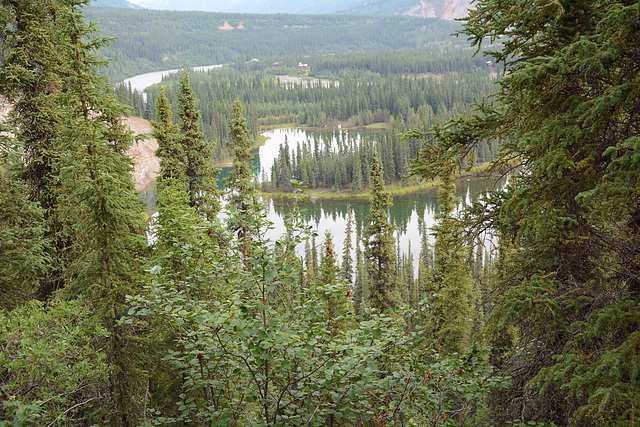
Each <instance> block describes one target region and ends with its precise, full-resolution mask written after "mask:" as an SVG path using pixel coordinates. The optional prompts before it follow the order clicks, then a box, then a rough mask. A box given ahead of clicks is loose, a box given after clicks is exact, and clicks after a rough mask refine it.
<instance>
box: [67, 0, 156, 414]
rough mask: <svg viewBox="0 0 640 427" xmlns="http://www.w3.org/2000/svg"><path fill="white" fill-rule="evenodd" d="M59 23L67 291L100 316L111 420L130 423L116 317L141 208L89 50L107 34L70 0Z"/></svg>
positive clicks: (117, 108) (132, 265)
mask: <svg viewBox="0 0 640 427" xmlns="http://www.w3.org/2000/svg"><path fill="white" fill-rule="evenodd" d="M60 24H61V28H62V29H63V31H64V35H65V37H66V38H67V40H69V41H70V46H71V49H70V52H69V53H70V55H69V57H68V62H67V63H66V64H65V72H66V73H67V74H68V76H67V78H65V80H64V81H63V85H62V87H61V90H60V92H58V93H57V94H56V97H55V99H56V102H57V103H58V104H59V105H60V107H61V108H62V109H63V111H64V114H62V120H61V122H60V123H59V126H60V130H59V135H60V138H61V140H62V146H61V147H60V151H61V153H60V162H61V166H62V167H61V175H60V180H61V187H62V190H63V191H64V193H65V194H67V197H66V199H65V203H64V205H63V212H64V213H65V215H67V216H68V217H69V218H75V219H76V220H77V221H76V223H75V224H74V227H73V232H74V235H75V239H74V246H73V254H74V260H73V263H72V264H71V265H70V269H69V270H68V271H67V277H69V278H70V280H71V283H70V285H69V287H68V288H67V293H68V294H83V295H85V296H86V300H87V301H88V302H89V303H90V305H91V306H92V308H93V309H94V311H95V313H96V314H97V315H98V316H99V317H100V318H101V319H103V323H104V326H105V329H106V330H107V331H108V333H109V335H108V338H107V342H106V343H105V349H104V351H105V353H106V355H107V361H108V362H109V364H110V377H109V381H110V393H111V402H112V404H113V408H112V410H113V411H115V414H116V415H114V416H113V418H112V419H111V420H110V423H111V424H114V425H122V426H130V425H135V424H137V416H138V415H139V413H140V411H139V408H138V406H137V405H138V403H139V401H138V396H140V394H139V392H140V390H137V387H138V386H139V385H140V384H139V383H138V381H139V380H140V377H139V376H138V373H137V368H136V367H135V366H134V362H135V361H134V360H133V355H134V354H135V351H134V350H133V341H132V340H131V336H130V331H129V330H128V329H129V328H128V327H127V326H125V325H119V324H118V323H117V322H118V320H119V319H120V318H121V317H122V316H123V315H124V314H125V313H126V312H127V306H126V303H125V296H126V295H134V294H136V293H137V288H138V283H139V277H140V275H141V273H142V258H143V256H144V255H145V251H146V239H145V234H144V226H145V224H144V219H143V218H144V216H143V212H144V207H143V204H142V201H141V200H140V199H139V198H138V195H137V192H136V191H135V188H134V182H133V176H132V169H133V167H132V163H131V160H130V159H129V157H128V156H127V155H126V151H127V149H128V148H129V147H130V145H131V143H132V141H133V136H132V133H131V131H129V130H127V129H126V127H125V125H124V124H123V123H122V121H121V118H122V116H123V115H124V113H125V109H124V107H123V106H122V105H121V104H120V103H119V102H118V101H117V100H116V99H115V97H114V96H112V95H111V94H109V93H108V92H109V86H108V82H107V81H106V79H105V78H104V77H99V76H98V75H97V68H98V67H99V66H100V65H102V64H103V62H101V61H99V60H98V59H97V58H96V51H97V50H98V49H99V48H101V47H103V46H105V45H106V44H107V43H108V39H104V38H96V37H94V36H93V33H94V32H95V28H94V27H93V26H91V25H87V24H85V23H84V20H83V15H82V11H81V9H80V7H78V4H77V2H75V1H69V2H68V5H67V7H65V8H64V9H63V10H62V11H61V14H60Z"/></svg>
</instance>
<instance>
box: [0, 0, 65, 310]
mask: <svg viewBox="0 0 640 427" xmlns="http://www.w3.org/2000/svg"><path fill="white" fill-rule="evenodd" d="M64 7H66V3H65V2H61V1H53V0H47V1H43V2H33V1H30V0H18V1H12V2H3V3H2V4H0V45H2V55H1V57H0V63H1V65H2V66H1V67H0V94H1V95H2V96H3V97H5V99H6V100H7V102H8V103H10V104H11V105H13V110H12V111H11V112H10V114H9V116H8V123H9V124H10V125H11V127H12V132H13V133H14V135H15V141H17V142H18V144H17V146H16V145H15V144H9V145H10V147H7V148H8V149H10V150H12V151H18V150H19V151H20V152H21V153H22V156H23V158H24V168H22V169H21V171H20V175H19V179H20V180H21V181H22V182H24V183H25V184H26V185H27V187H26V188H24V189H23V190H25V191H27V194H28V195H29V199H30V200H31V201H33V202H35V203H37V204H39V205H40V206H41V208H42V209H43V215H44V220H45V229H44V230H43V231H44V233H45V234H44V237H45V238H46V239H47V240H48V241H49V242H50V243H51V246H50V260H51V264H50V268H48V274H47V275H46V276H44V277H42V278H41V280H40V283H39V291H38V293H39V295H40V297H42V298H46V297H49V296H50V295H51V294H52V292H53V291H55V290H57V289H59V288H61V287H62V286H63V283H64V269H65V268H66V265H67V262H68V260H67V258H66V254H67V253H68V248H69V247H70V245H71V242H70V236H69V235H68V233H67V232H66V225H65V224H64V221H63V219H62V218H61V217H60V215H59V212H58V206H59V200H58V198H59V197H60V190H59V185H58V183H59V180H58V175H59V169H58V167H57V162H58V153H59V149H58V146H57V144H58V141H59V139H58V133H57V132H58V127H57V122H58V121H59V120H60V119H61V117H60V115H61V112H60V109H59V108H58V105H57V104H56V102H55V101H54V100H53V95H54V94H55V93H56V92H57V91H58V90H59V88H60V87H61V81H62V79H63V78H64V61H65V54H66V51H65V48H68V47H69V44H68V43H69V40H68V39H67V38H65V36H64V35H63V34H62V33H61V28H60V25H59V21H60V14H61V10H62V9H63V8H64Z"/></svg>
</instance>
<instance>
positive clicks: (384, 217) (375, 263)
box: [362, 151, 398, 313]
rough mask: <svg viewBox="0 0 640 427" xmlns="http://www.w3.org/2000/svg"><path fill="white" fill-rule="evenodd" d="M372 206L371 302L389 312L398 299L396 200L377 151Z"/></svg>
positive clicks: (367, 253) (368, 242) (368, 245)
mask: <svg viewBox="0 0 640 427" xmlns="http://www.w3.org/2000/svg"><path fill="white" fill-rule="evenodd" d="M370 181H371V190H370V194H371V208H370V210H369V215H367V219H366V225H365V227H364V230H363V231H362V241H363V245H364V248H365V249H364V257H365V259H366V261H365V262H366V270H367V275H368V286H369V292H368V297H369V301H368V305H369V307H371V308H375V309H376V310H379V312H381V313H386V312H388V311H390V310H391V309H393V308H394V307H395V306H396V304H397V303H398V301H396V297H395V296H394V293H395V290H396V277H395V269H396V254H395V250H394V238H393V232H394V229H395V228H394V226H393V225H391V224H390V223H389V213H388V209H389V208H390V207H391V204H392V203H393V202H392V200H391V196H390V195H389V193H388V192H386V191H385V189H384V174H383V171H382V163H381V161H380V156H379V155H378V153H377V151H376V152H374V154H373V158H372V162H371V178H370Z"/></svg>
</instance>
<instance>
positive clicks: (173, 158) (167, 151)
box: [151, 87, 186, 187]
mask: <svg viewBox="0 0 640 427" xmlns="http://www.w3.org/2000/svg"><path fill="white" fill-rule="evenodd" d="M156 114H157V116H158V121H157V122H151V125H152V126H153V132H152V135H153V137H154V138H155V139H156V140H157V141H158V149H157V150H156V156H158V158H159V159H160V174H159V176H158V181H159V184H160V186H162V182H163V181H164V180H165V179H167V178H174V179H176V180H178V181H179V182H184V181H185V178H186V177H185V170H184V168H183V165H182V162H183V157H184V154H183V151H184V147H183V146H182V144H180V138H179V136H178V132H179V130H178V126H177V125H175V124H174V123H173V120H172V113H171V104H169V101H168V100H167V96H166V95H165V91H164V87H160V93H159V94H158V99H157V101H156ZM185 187H186V185H185Z"/></svg>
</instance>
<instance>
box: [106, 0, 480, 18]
mask: <svg viewBox="0 0 640 427" xmlns="http://www.w3.org/2000/svg"><path fill="white" fill-rule="evenodd" d="M115 1H120V2H125V3H126V1H125V0H98V3H104V2H115ZM471 1H472V0H325V1H322V2H319V1H317V0H231V1H230V0H131V2H133V3H135V4H136V5H138V6H142V7H144V8H147V9H155V10H181V11H186V10H191V11H203V12H237V13H294V14H318V13H323V14H334V13H345V14H365V15H409V16H418V17H422V18H441V19H447V20H450V21H451V20H454V19H456V18H461V17H464V16H466V14H467V9H468V8H470V7H471ZM94 5H95V6H98V5H99V4H94Z"/></svg>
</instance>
